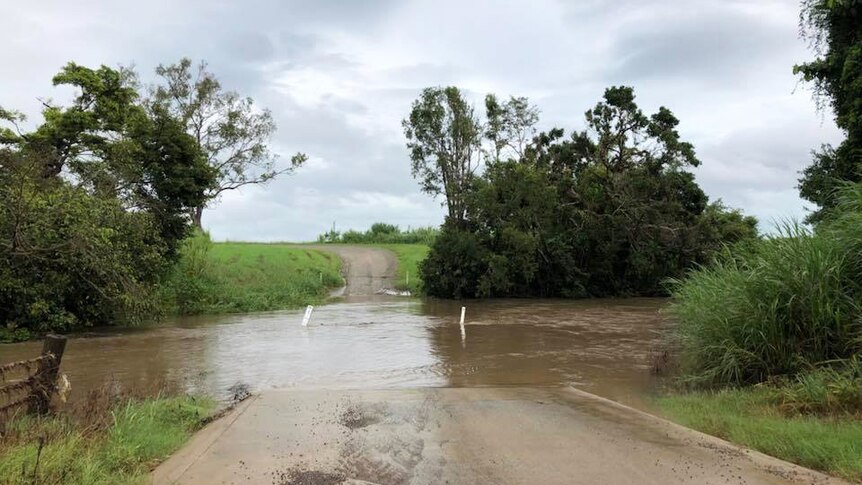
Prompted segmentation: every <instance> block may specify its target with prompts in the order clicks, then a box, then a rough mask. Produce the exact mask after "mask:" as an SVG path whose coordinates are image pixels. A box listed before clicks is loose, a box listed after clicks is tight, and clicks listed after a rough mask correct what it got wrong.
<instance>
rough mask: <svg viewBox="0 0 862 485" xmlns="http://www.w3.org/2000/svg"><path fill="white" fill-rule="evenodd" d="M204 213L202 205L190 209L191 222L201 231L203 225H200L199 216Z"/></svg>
mask: <svg viewBox="0 0 862 485" xmlns="http://www.w3.org/2000/svg"><path fill="white" fill-rule="evenodd" d="M203 215H204V206H200V207H195V208H194V209H193V210H192V224H194V226H195V227H196V228H198V229H200V230H202V231H203V229H204V226H202V225H201V217H202V216H203Z"/></svg>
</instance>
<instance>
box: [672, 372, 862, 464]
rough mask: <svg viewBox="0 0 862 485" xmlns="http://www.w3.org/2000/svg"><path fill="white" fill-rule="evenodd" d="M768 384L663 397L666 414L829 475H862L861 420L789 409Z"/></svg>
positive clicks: (846, 415)
mask: <svg viewBox="0 0 862 485" xmlns="http://www.w3.org/2000/svg"><path fill="white" fill-rule="evenodd" d="M775 393H776V391H774V390H769V389H765V388H746V389H726V390H722V391H714V392H708V391H701V392H691V393H684V394H678V395H671V396H665V397H661V398H659V399H658V400H657V405H658V407H659V409H661V410H662V412H664V413H665V415H666V416H667V417H668V418H670V419H672V420H674V421H676V422H678V423H680V424H682V425H684V426H688V427H690V428H693V429H696V430H698V431H702V432H704V433H707V434H711V435H713V436H717V437H719V438H723V439H726V440H728V441H731V442H734V443H737V444H740V445H743V446H747V447H749V448H752V449H755V450H758V451H761V452H763V453H766V454H768V455H771V456H774V457H777V458H781V459H783V460H787V461H789V462H792V463H797V464H799V465H802V466H805V467H808V468H812V469H815V470H820V471H823V472H826V473H829V474H833V475H837V476H841V477H845V478H849V479H852V480H862V420H860V419H859V417H858V416H854V415H852V414H839V415H831V416H829V415H810V414H802V413H792V414H788V412H787V410H785V409H782V406H781V404H780V403H778V402H777V401H776V399H775V397H776V396H775Z"/></svg>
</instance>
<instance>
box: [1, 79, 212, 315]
mask: <svg viewBox="0 0 862 485" xmlns="http://www.w3.org/2000/svg"><path fill="white" fill-rule="evenodd" d="M53 81H54V84H55V85H68V86H71V87H73V88H75V90H76V95H75V97H74V99H73V101H72V102H71V104H70V105H69V106H55V105H51V104H46V107H45V109H44V110H43V113H42V115H43V118H44V121H43V122H42V124H40V125H39V126H38V127H37V128H36V129H35V130H34V131H32V132H23V131H22V130H21V129H20V127H19V124H20V121H21V119H22V117H21V116H20V115H18V114H16V113H14V112H12V111H8V110H0V118H2V120H0V121H5V122H6V125H7V126H5V127H4V128H3V129H2V131H0V206H2V212H0V241H2V243H0V260H2V263H0V321H2V322H4V323H5V325H6V326H7V327H12V328H15V327H21V328H31V329H37V330H48V329H63V328H69V327H71V326H75V325H84V324H109V323H117V322H118V321H137V320H140V319H142V318H144V317H145V316H146V315H151V314H153V313H154V312H155V308H154V307H155V306H156V304H155V299H154V298H152V296H153V292H154V291H155V285H156V283H157V282H158V281H159V278H160V276H161V274H162V273H163V271H164V270H166V268H167V267H169V265H170V264H171V262H172V261H173V259H174V257H175V255H176V250H177V247H178V245H179V243H180V241H181V240H182V239H183V238H184V237H185V236H186V235H187V233H188V228H189V216H188V214H189V211H190V209H191V208H193V207H196V206H197V205H198V204H200V203H201V202H202V201H203V200H204V194H205V191H206V190H207V189H208V188H209V187H210V186H211V185H212V183H213V180H214V178H213V175H214V174H213V171H212V169H211V168H210V166H209V165H208V164H207V163H206V159H205V158H204V156H203V155H202V153H201V152H200V150H199V148H198V145H197V144H196V142H195V140H194V139H192V138H191V137H190V136H189V135H187V134H186V133H185V132H184V130H183V127H182V125H181V124H180V123H179V121H178V120H176V119H174V118H172V117H171V116H170V115H169V114H168V113H166V112H164V111H161V110H158V109H156V110H150V109H147V108H146V107H145V106H144V105H143V103H142V102H141V100H140V97H139V95H138V92H137V89H136V82H135V81H136V80H135V77H134V75H133V73H131V72H130V71H128V70H123V69H119V70H117V69H112V68H109V67H105V66H102V67H100V68H98V69H91V68H87V67H84V66H79V65H77V64H74V63H70V64H68V65H67V66H66V67H64V68H63V69H62V70H61V71H60V73H58V74H57V75H56V76H55V77H54V79H53Z"/></svg>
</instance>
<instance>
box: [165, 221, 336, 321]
mask: <svg viewBox="0 0 862 485" xmlns="http://www.w3.org/2000/svg"><path fill="white" fill-rule="evenodd" d="M182 251H183V253H182V258H181V260H180V262H179V264H178V265H177V268H176V271H175V273H174V275H173V276H172V278H171V280H170V281H169V283H168V285H166V289H165V295H166V297H165V300H166V301H167V302H168V304H167V306H168V310H169V312H170V313H175V314H183V315H189V314H202V313H245V312H256V311H268V310H281V309H286V308H296V307H300V306H303V305H308V304H315V303H319V302H321V301H323V300H324V299H325V298H326V296H327V290H328V289H330V288H333V287H337V286H339V285H341V284H342V278H341V260H340V259H339V258H338V257H337V256H334V255H332V254H329V253H325V252H322V251H316V250H312V249H305V248H301V247H295V246H288V245H285V244H255V243H235V242H230V243H211V242H210V241H209V238H208V237H207V236H206V235H198V236H196V237H194V238H191V239H189V240H187V241H186V244H185V246H184V247H183V250H182Z"/></svg>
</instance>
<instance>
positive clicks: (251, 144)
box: [149, 58, 306, 228]
mask: <svg viewBox="0 0 862 485" xmlns="http://www.w3.org/2000/svg"><path fill="white" fill-rule="evenodd" d="M156 74H157V75H158V76H160V77H161V78H162V83H161V84H159V85H158V86H156V87H154V88H153V90H152V96H151V99H150V100H149V104H150V106H151V109H152V110H154V111H157V112H158V111H162V112H165V113H167V114H169V115H170V117H171V118H172V119H175V120H178V121H179V123H180V125H181V127H182V128H183V129H184V130H185V131H186V132H187V133H188V134H189V135H190V136H191V137H192V138H193V140H194V142H195V143H196V145H197V147H198V148H199V149H200V151H201V152H202V154H203V156H204V157H205V159H206V163H207V164H209V166H210V167H211V168H212V170H213V171H214V172H215V183H214V184H213V185H212V186H210V187H209V188H208V189H207V190H206V192H205V193H204V198H203V200H202V201H201V202H199V203H198V204H197V205H196V206H195V207H194V210H193V212H192V217H193V220H194V223H195V225H196V226H197V227H198V228H200V227H201V215H202V213H203V209H204V207H205V205H206V204H207V203H210V202H212V201H213V200H215V199H217V198H218V197H219V195H221V194H222V193H224V192H225V191H229V190H235V189H238V188H240V187H243V186H246V185H251V184H265V183H267V182H269V181H271V180H272V179H274V178H275V177H277V176H279V175H282V174H287V173H291V172H293V171H294V170H295V169H296V168H298V167H299V166H300V165H302V164H303V163H304V162H305V160H306V156H305V155H303V154H301V153H297V154H296V155H294V156H293V157H292V158H291V160H290V164H289V165H288V166H286V167H282V168H278V167H277V166H276V157H275V155H273V154H272V152H270V150H269V146H268V142H269V139H270V138H271V137H272V134H273V133H274V132H275V129H276V127H275V122H274V121H273V119H272V114H271V113H270V112H269V110H258V109H257V108H256V107H255V106H254V101H253V100H252V99H251V98H248V97H242V96H240V95H239V94H238V93H236V92H233V91H225V90H223V89H222V86H221V83H220V82H219V81H218V80H217V79H216V77H215V76H214V75H213V73H211V72H209V71H208V70H207V64H206V62H201V63H199V64H198V65H197V66H196V67H192V61H191V60H190V59H187V58H183V59H181V60H180V61H179V62H178V63H176V64H172V65H167V66H165V65H160V66H159V67H158V68H156Z"/></svg>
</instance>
